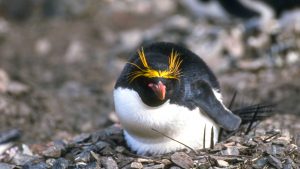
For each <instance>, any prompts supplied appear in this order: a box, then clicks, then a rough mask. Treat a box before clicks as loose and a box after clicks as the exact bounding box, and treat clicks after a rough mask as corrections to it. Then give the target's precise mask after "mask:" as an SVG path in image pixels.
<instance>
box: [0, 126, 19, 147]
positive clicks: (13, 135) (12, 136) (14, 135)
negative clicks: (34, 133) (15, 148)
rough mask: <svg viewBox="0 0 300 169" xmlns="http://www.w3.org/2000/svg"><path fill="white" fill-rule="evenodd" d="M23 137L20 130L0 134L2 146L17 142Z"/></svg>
mask: <svg viewBox="0 0 300 169" xmlns="http://www.w3.org/2000/svg"><path fill="white" fill-rule="evenodd" d="M20 137H21V131H20V130H18V129H10V130H7V131H2V132H0V144H3V143H7V142H11V141H15V140H17V139H19V138H20Z"/></svg>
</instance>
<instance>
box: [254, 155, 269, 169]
mask: <svg viewBox="0 0 300 169" xmlns="http://www.w3.org/2000/svg"><path fill="white" fill-rule="evenodd" d="M267 162H268V159H267V158H266V157H262V158H260V159H258V160H256V162H255V163H254V164H253V167H254V168H256V169H261V168H263V167H264V166H265V165H266V164H267Z"/></svg>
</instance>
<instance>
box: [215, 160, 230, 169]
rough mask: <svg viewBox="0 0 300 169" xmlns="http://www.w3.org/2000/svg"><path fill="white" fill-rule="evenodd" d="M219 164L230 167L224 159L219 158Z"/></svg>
mask: <svg viewBox="0 0 300 169" xmlns="http://www.w3.org/2000/svg"><path fill="white" fill-rule="evenodd" d="M217 164H218V166H219V167H228V166H229V164H228V162H226V161H224V160H217Z"/></svg>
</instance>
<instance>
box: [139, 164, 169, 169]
mask: <svg viewBox="0 0 300 169" xmlns="http://www.w3.org/2000/svg"><path fill="white" fill-rule="evenodd" d="M161 168H165V165H164V164H156V165H151V166H149V167H144V169H161Z"/></svg>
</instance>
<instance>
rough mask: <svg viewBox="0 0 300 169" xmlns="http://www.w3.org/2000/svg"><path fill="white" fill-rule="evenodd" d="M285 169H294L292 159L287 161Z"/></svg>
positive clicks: (284, 164) (284, 165)
mask: <svg viewBox="0 0 300 169" xmlns="http://www.w3.org/2000/svg"><path fill="white" fill-rule="evenodd" d="M282 167H283V169H292V168H293V161H292V159H290V158H288V159H286V160H285V162H284V163H283V166H282Z"/></svg>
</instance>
